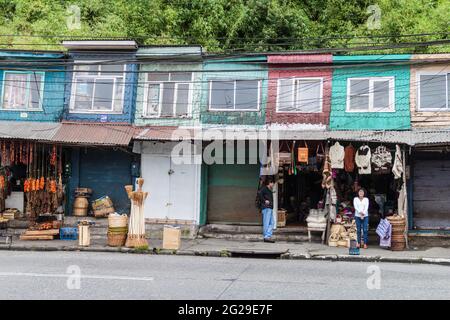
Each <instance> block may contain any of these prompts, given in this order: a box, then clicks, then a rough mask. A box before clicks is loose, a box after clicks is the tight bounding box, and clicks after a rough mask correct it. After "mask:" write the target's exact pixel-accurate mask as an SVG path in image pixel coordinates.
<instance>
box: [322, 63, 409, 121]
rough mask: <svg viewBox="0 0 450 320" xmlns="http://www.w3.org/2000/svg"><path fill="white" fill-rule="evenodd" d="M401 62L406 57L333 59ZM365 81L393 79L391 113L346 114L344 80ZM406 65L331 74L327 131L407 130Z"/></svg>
mask: <svg viewBox="0 0 450 320" xmlns="http://www.w3.org/2000/svg"><path fill="white" fill-rule="evenodd" d="M382 57H383V59H384V60H387V58H388V57H390V60H400V61H401V60H404V59H407V58H408V57H409V55H391V56H380V57H379V56H376V55H374V56H356V57H355V56H353V57H345V59H344V57H334V58H333V61H335V60H336V61H335V62H336V63H343V62H345V63H359V62H370V61H371V62H377V61H379V60H382ZM364 77H393V78H394V91H395V92H394V103H395V111H393V112H346V108H347V80H348V79H349V78H364ZM409 79H410V72H409V65H408V64H406V63H405V64H402V65H386V64H384V65H377V66H367V64H366V63H365V64H364V65H361V66H348V67H344V68H336V69H334V71H333V80H332V97H331V114H330V129H332V130H408V129H410V127H411V116H410V108H409V95H410V91H409V87H410V82H409Z"/></svg>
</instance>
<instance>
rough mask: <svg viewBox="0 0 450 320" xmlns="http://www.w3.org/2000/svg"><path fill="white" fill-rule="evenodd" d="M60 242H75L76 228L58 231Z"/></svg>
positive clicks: (76, 237) (76, 236)
mask: <svg viewBox="0 0 450 320" xmlns="http://www.w3.org/2000/svg"><path fill="white" fill-rule="evenodd" d="M59 239H60V240H77V239H78V228H67V227H66V228H61V229H59Z"/></svg>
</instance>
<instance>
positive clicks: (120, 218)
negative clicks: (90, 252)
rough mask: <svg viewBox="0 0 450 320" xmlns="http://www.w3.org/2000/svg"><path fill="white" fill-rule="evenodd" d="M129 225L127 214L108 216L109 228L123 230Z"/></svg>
mask: <svg viewBox="0 0 450 320" xmlns="http://www.w3.org/2000/svg"><path fill="white" fill-rule="evenodd" d="M127 225H128V216H127V215H126V214H122V215H116V214H110V215H109V216H108V227H110V228H123V227H126V226H127Z"/></svg>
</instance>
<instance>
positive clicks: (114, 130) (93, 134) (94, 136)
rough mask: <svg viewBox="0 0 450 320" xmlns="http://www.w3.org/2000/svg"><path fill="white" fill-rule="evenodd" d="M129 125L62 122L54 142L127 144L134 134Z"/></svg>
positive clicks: (132, 128)
mask: <svg viewBox="0 0 450 320" xmlns="http://www.w3.org/2000/svg"><path fill="white" fill-rule="evenodd" d="M134 130H135V129H134V127H133V126H131V125H119V124H106V123H72V122H70V123H62V124H61V127H60V128H59V130H58V131H57V132H56V134H55V135H54V137H53V141H54V142H59V143H67V144H80V145H108V146H128V145H129V144H130V141H131V139H132V138H133V135H134Z"/></svg>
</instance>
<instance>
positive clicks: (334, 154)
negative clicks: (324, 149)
mask: <svg viewBox="0 0 450 320" xmlns="http://www.w3.org/2000/svg"><path fill="white" fill-rule="evenodd" d="M344 156H345V153H344V147H343V146H341V145H340V144H339V142H337V141H336V143H335V144H334V145H332V146H331V147H330V160H331V168H332V169H344Z"/></svg>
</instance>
